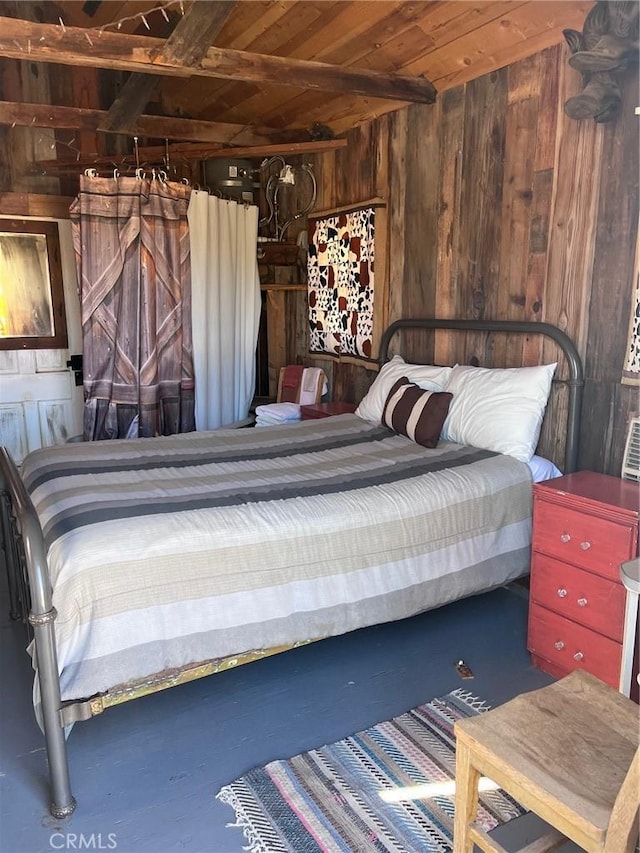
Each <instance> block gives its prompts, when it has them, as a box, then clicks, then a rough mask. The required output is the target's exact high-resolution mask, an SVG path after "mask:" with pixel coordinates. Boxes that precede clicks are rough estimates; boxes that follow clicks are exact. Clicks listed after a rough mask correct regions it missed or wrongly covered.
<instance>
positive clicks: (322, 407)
mask: <svg viewBox="0 0 640 853" xmlns="http://www.w3.org/2000/svg"><path fill="white" fill-rule="evenodd" d="M357 408H358V407H357V406H356V404H355V403H345V402H343V401H342V400H336V401H335V403H315V405H311V406H300V412H301V414H302V420H303V421H309V420H313V419H316V418H330V417H331V416H332V415H347V414H351V413H352V412H355V410H356V409H357Z"/></svg>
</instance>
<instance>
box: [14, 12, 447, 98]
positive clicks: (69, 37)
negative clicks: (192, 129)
mask: <svg viewBox="0 0 640 853" xmlns="http://www.w3.org/2000/svg"><path fill="white" fill-rule="evenodd" d="M164 44H165V42H164V40H163V39H156V38H150V37H147V36H136V35H125V34H123V33H112V32H109V31H107V30H104V31H102V32H96V31H95V30H85V29H80V28H78V27H65V29H64V30H63V29H62V27H59V26H56V25H54V24H38V23H35V22H33V21H23V20H20V19H18V18H0V56H4V57H8V58H11V59H22V60H25V61H29V62H55V63H58V64H61V65H83V66H86V65H89V66H92V67H95V68H111V69H117V70H121V71H141V72H144V73H147V74H166V75H171V76H174V77H191V76H196V75H197V76H200V77H222V78H229V79H233V80H244V81H246V82H251V83H272V84H275V85H278V86H295V87H296V88H299V89H315V90H319V91H326V92H342V93H352V94H358V95H367V96H369V97H373V98H387V99H390V100H396V101H403V102H418V103H433V102H434V101H435V98H436V90H435V87H434V86H433V84H432V83H431V82H430V81H429V80H427V79H425V78H424V77H404V76H400V75H397V74H388V73H386V72H380V71H367V70H364V69H356V68H342V67H340V66H336V65H328V64H327V63H324V62H307V61H305V60H301V59H291V58H285V57H282V56H267V55H265V54H258V53H248V52H245V51H240V50H231V49H223V48H219V47H210V48H209V50H208V51H207V53H206V56H205V57H204V59H203V60H202V62H201V63H200V64H199V65H198V66H195V67H188V66H186V65H184V64H183V63H180V62H174V61H170V60H166V59H163V58H162V57H161V56H160V52H161V50H162V47H163V46H164Z"/></svg>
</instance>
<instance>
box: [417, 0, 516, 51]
mask: <svg viewBox="0 0 640 853" xmlns="http://www.w3.org/2000/svg"><path fill="white" fill-rule="evenodd" d="M528 2H530V0H522V2H514V0H500V2H495V3H475V2H467V3H464V4H461V3H445V4H443V5H442V6H441V7H440V8H438V9H434V10H428V11H427V12H426V14H425V15H424V17H423V18H422V19H421V20H420V21H419V23H418V26H419V27H420V28H421V29H422V30H424V32H425V34H426V35H428V36H429V37H430V39H431V40H432V42H433V46H434V47H444V46H445V45H447V44H451V42H454V41H456V40H457V39H459V38H462V37H463V36H465V35H467V33H469V32H472V31H473V30H476V29H478V27H481V26H483V25H484V24H487V23H490V22H491V21H495V20H496V18H500V17H502V16H503V15H508V14H511V13H513V12H514V11H515V10H516V9H517V8H518V7H519V6H526V4H527V3H528Z"/></svg>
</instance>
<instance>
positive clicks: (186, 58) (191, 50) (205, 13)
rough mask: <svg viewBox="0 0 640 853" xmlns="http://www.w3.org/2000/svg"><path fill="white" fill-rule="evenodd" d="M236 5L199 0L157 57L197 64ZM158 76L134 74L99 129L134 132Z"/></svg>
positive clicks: (220, 0) (230, 0)
mask: <svg viewBox="0 0 640 853" xmlns="http://www.w3.org/2000/svg"><path fill="white" fill-rule="evenodd" d="M235 5H236V2H235V0H217V2H214V3H210V2H207V0H196V1H195V2H194V3H193V5H192V6H191V7H190V8H189V9H188V10H187V11H186V12H185V14H184V16H183V17H182V18H181V20H180V21H179V22H178V24H177V26H176V28H175V29H174V31H173V32H172V33H171V35H170V36H169V38H168V39H167V40H166V42H165V43H164V46H163V48H162V50H161V52H160V54H159V57H158V58H159V59H162V60H163V61H166V62H169V63H175V62H178V63H180V64H184V65H187V66H190V67H191V66H194V65H198V64H199V63H200V61H201V60H202V58H203V57H204V55H205V54H206V52H207V50H208V48H209V47H210V45H211V43H212V42H213V40H214V39H215V38H216V36H217V35H218V34H219V32H220V30H221V29H222V27H223V25H224V23H225V21H226V20H227V18H228V17H229V15H230V14H231V12H232V10H233V8H234V6H235ZM159 80H160V78H159V77H154V76H153V75H151V74H141V73H139V72H134V73H133V74H131V75H130V76H129V78H128V80H127V82H126V83H125V85H124V86H123V87H122V91H121V92H120V94H119V96H118V97H117V98H116V100H115V101H114V102H113V104H112V105H111V108H110V110H109V113H108V115H107V116H106V117H105V119H104V122H103V125H102V127H100V128H99V130H120V131H128V132H131V128H132V127H133V126H134V125H135V122H136V119H137V118H138V116H139V115H141V114H142V112H143V110H144V108H145V107H146V105H147V104H148V103H149V101H150V100H151V96H152V95H153V93H154V91H155V89H156V88H157V86H158V83H159Z"/></svg>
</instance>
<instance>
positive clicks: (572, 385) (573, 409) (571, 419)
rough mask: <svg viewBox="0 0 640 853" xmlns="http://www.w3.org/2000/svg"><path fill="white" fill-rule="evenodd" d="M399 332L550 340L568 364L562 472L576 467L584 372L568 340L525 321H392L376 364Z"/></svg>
mask: <svg viewBox="0 0 640 853" xmlns="http://www.w3.org/2000/svg"><path fill="white" fill-rule="evenodd" d="M402 329H461V330H463V331H472V332H518V333H520V334H536V335H545V336H546V337H548V338H552V340H554V341H555V342H556V343H557V344H558V346H559V347H560V349H561V350H562V352H563V353H564V355H565V357H566V359H567V363H568V365H569V371H570V376H569V379H567V380H562V381H563V383H564V384H566V385H568V386H569V405H568V412H567V442H566V445H565V451H564V472H565V474H570V473H571V472H572V471H575V470H576V468H577V467H578V446H579V439H580V412H581V409H582V391H583V388H584V372H583V369H582V359H581V358H580V355H579V353H578V350H577V349H576V347H575V344H574V343H573V341H572V340H571V338H570V337H569V336H568V335H567V334H566V333H565V332H563V331H562V329H559V328H558V327H557V326H552V325H551V324H550V323H534V322H530V321H526V320H438V319H437V318H435V317H421V318H418V319H415V320H396V321H395V323H392V324H391V325H390V326H389V327H388V328H387V329H386V330H385V331H384V334H383V335H382V339H381V341H380V355H379V357H378V361H379V363H380V364H381V365H382V364H384V363H385V361H388V359H389V342H390V341H391V338H392V337H393V336H394V335H395V333H396V332H399V331H401V330H402Z"/></svg>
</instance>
